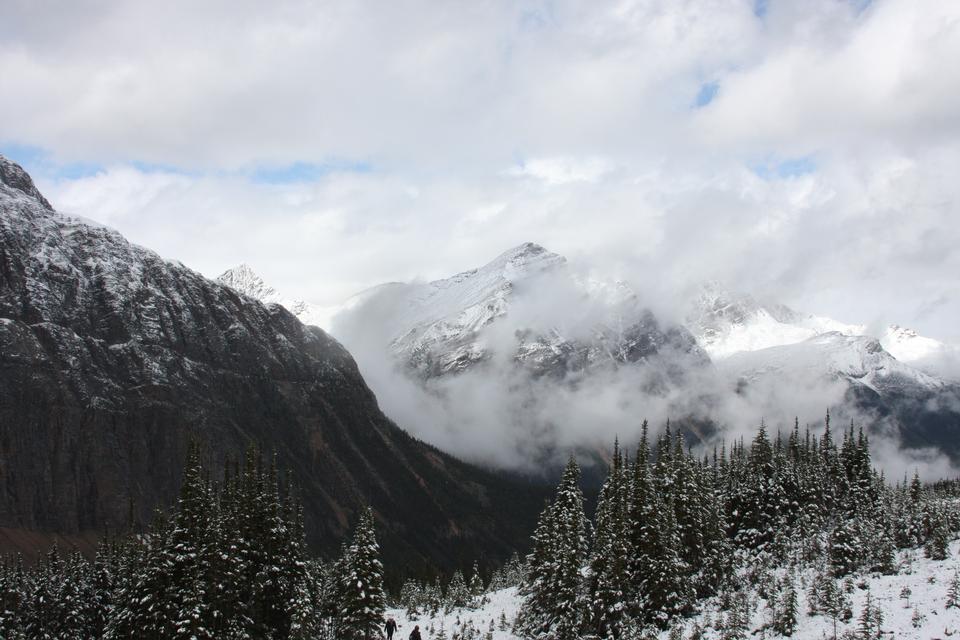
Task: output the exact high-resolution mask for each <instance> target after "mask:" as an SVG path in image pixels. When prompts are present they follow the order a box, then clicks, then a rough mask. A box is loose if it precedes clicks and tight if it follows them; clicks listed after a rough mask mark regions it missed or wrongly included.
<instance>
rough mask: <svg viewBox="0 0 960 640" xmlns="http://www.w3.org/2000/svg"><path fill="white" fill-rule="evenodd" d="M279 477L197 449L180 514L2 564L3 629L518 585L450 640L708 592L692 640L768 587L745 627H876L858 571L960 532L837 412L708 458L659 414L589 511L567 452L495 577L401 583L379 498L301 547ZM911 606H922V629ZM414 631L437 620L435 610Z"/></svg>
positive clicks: (199, 632)
mask: <svg viewBox="0 0 960 640" xmlns="http://www.w3.org/2000/svg"><path fill="white" fill-rule="evenodd" d="M288 484H289V483H283V482H281V479H280V473H279V472H278V470H277V468H276V464H275V463H271V464H264V461H263V457H262V456H261V455H260V454H259V453H257V452H255V451H252V450H251V451H250V452H248V454H247V456H246V459H245V461H244V462H243V463H242V464H239V463H234V464H232V465H231V464H228V468H227V470H226V472H225V473H224V476H223V480H222V481H219V482H215V481H212V480H211V479H210V470H209V469H207V468H205V467H204V465H203V464H202V463H201V457H200V454H199V450H198V448H197V447H193V448H192V450H191V453H190V456H189V459H188V464H187V466H186V472H185V477H184V479H183V486H182V490H181V494H180V497H179V499H178V501H177V503H176V505H175V508H174V509H173V510H172V512H171V513H170V514H169V517H165V516H164V515H162V514H158V515H157V518H156V519H155V521H154V523H153V524H152V525H151V527H150V528H149V530H148V531H146V532H145V533H143V534H139V535H127V536H124V537H114V538H110V539H107V540H104V541H103V542H102V543H101V544H100V546H99V548H98V549H97V552H96V555H95V557H94V558H92V559H91V558H86V557H84V556H83V555H81V554H80V553H79V552H77V551H75V550H73V551H71V550H67V549H58V548H57V547H53V548H51V549H50V550H49V551H48V552H47V553H46V554H45V556H44V557H42V558H41V559H40V560H39V561H38V562H36V563H35V564H34V565H33V566H29V567H28V566H26V565H25V563H24V561H23V559H22V558H19V557H11V558H8V559H7V561H6V563H5V564H4V566H3V571H2V573H0V598H2V600H0V605H2V610H0V635H2V637H3V638H10V639H14V638H50V639H53V638H64V639H66V638H132V637H137V638H151V639H160V638H229V639H241V638H277V639H280V638H285V639H286V638H290V639H293V638H297V639H306V638H351V639H357V640H360V639H364V638H373V637H379V636H380V634H381V630H382V627H383V621H384V619H385V618H384V616H385V615H387V612H388V608H390V609H389V610H390V611H393V610H394V609H395V610H396V611H397V612H398V613H402V615H404V616H405V617H406V618H408V619H410V620H417V619H419V618H420V617H421V616H422V617H423V618H424V619H425V620H430V619H432V618H431V617H432V616H436V615H437V614H438V613H439V612H441V611H442V612H445V613H450V612H451V611H461V610H463V611H469V610H471V609H477V608H478V607H482V606H483V605H484V604H485V603H487V602H489V601H490V598H491V594H497V593H500V592H503V590H512V591H511V593H513V592H515V593H516V607H515V610H511V615H510V616H509V618H508V617H507V615H506V614H505V613H503V612H501V614H500V619H499V620H494V619H491V620H490V622H489V627H488V628H487V629H481V628H477V627H476V626H475V625H473V623H472V622H471V623H469V624H467V623H461V626H460V627H459V628H457V629H451V630H449V633H450V634H451V636H452V637H460V638H463V639H464V640H469V639H470V638H480V637H481V636H484V637H490V638H492V637H493V634H494V630H497V631H498V632H506V633H510V634H512V635H513V636H519V637H522V638H530V639H538V640H548V639H558V640H565V639H573V638H611V639H614V640H620V639H628V638H629V639H632V638H648V637H658V634H662V633H669V636H668V637H670V638H675V637H681V638H682V637H686V636H684V635H683V634H682V633H681V632H679V631H678V629H681V628H682V627H680V626H677V625H678V623H680V622H682V621H684V620H689V619H693V616H695V614H697V612H698V611H700V610H702V608H703V605H704V603H706V602H714V603H716V606H717V610H718V612H720V613H718V614H717V615H716V616H715V617H713V619H710V620H708V621H707V622H704V621H703V619H702V617H701V618H697V619H696V622H695V623H693V625H692V627H691V629H690V636H689V637H694V638H711V637H716V638H724V639H734V638H747V637H749V636H750V634H751V631H752V630H751V622H750V621H751V607H754V606H756V603H757V602H759V599H762V601H763V602H764V603H765V606H766V607H767V608H768V609H769V611H768V612H767V613H766V614H765V615H764V616H763V618H762V619H763V620H764V621H765V622H764V623H763V624H762V625H761V627H760V628H759V629H754V631H757V630H759V631H761V632H763V633H764V634H773V635H771V637H791V636H792V635H793V634H794V633H795V632H796V631H797V630H798V628H799V627H800V626H801V625H802V624H803V621H804V618H805V617H809V616H822V617H824V618H825V619H827V620H829V621H832V624H833V628H834V629H836V625H837V624H838V623H840V624H841V625H842V624H844V623H847V626H850V625H853V624H854V623H856V624H855V628H856V632H855V633H854V635H853V636H850V637H855V638H880V637H883V633H884V631H883V629H884V622H883V611H882V608H881V607H879V606H877V605H874V604H872V602H871V597H872V596H871V594H870V593H867V601H866V604H865V605H864V607H863V608H862V610H861V611H859V612H855V611H854V608H853V607H852V604H851V598H850V595H849V594H850V592H851V590H852V584H853V581H855V580H857V579H858V576H861V575H865V574H870V573H873V574H895V573H897V572H898V571H901V570H903V566H902V565H901V564H900V563H898V560H897V559H898V553H901V552H902V551H903V550H908V551H907V553H913V554H922V555H923V556H924V557H925V558H928V559H930V560H945V559H947V558H948V555H949V554H950V543H951V541H952V540H954V539H955V538H956V537H957V533H958V531H960V508H958V504H960V484H958V483H957V482H955V481H940V482H938V483H935V484H924V483H922V482H921V481H920V479H919V478H918V477H917V476H916V475H915V476H914V477H913V478H911V479H908V478H903V479H899V480H897V481H896V482H894V483H891V482H889V481H888V479H887V478H885V477H884V476H883V474H881V473H879V472H878V471H877V470H876V469H874V467H873V466H872V464H871V457H870V447H869V441H868V437H867V436H866V435H865V434H864V432H863V431H862V430H861V429H855V428H854V427H853V426H852V425H851V427H850V428H849V429H848V430H842V431H841V432H840V433H839V434H836V435H835V434H834V433H833V432H832V431H831V427H830V422H829V416H828V418H827V421H826V429H825V431H824V432H822V433H821V434H820V435H819V436H816V435H811V433H810V432H809V431H808V430H804V431H801V430H800V428H799V425H795V426H794V429H793V430H792V431H791V432H790V433H789V434H788V435H786V436H785V437H784V436H783V435H781V434H777V435H776V436H773V437H771V435H770V434H769V433H767V430H766V428H765V427H764V426H761V427H760V428H759V430H758V431H757V432H756V435H755V437H754V438H753V440H752V441H750V442H743V441H740V442H736V443H733V444H732V445H730V446H729V447H728V446H727V445H723V446H721V447H719V448H718V449H715V450H712V451H710V452H709V453H708V454H706V455H702V456H699V455H696V454H694V453H693V452H692V451H691V450H690V449H688V448H686V447H685V446H684V444H683V439H682V437H681V435H680V434H679V433H677V434H672V433H671V431H670V427H669V424H668V425H667V428H666V430H665V431H664V432H663V433H662V434H661V435H659V436H658V437H657V438H656V439H655V442H653V443H651V442H650V440H649V437H648V431H647V426H646V424H644V427H643V436H642V439H641V441H640V442H639V444H638V446H637V447H636V449H635V450H634V451H633V452H632V455H630V452H628V451H626V450H624V449H623V448H621V447H620V445H619V443H615V444H614V449H613V455H612V460H611V463H610V468H609V473H608V476H607V478H606V481H605V482H604V484H603V486H602V489H601V491H600V494H599V498H598V503H597V506H596V510H595V514H594V517H593V519H592V522H591V521H590V520H589V519H588V518H587V515H586V513H585V509H584V503H585V500H584V495H583V493H582V490H581V487H580V468H579V466H578V465H577V462H576V460H574V459H573V458H571V459H570V461H569V463H568V464H567V466H566V468H565V470H564V472H563V475H562V478H561V480H560V483H559V486H558V487H557V490H556V494H555V497H554V498H553V500H552V502H550V503H549V504H548V505H547V506H546V508H545V509H544V510H543V512H542V514H541V515H540V519H539V523H538V525H537V528H536V530H535V531H534V532H533V536H532V549H531V551H530V554H529V555H528V556H527V557H526V558H525V559H524V560H521V559H519V558H517V557H516V556H514V558H513V559H512V560H511V561H510V562H508V563H507V564H506V565H503V566H501V567H498V568H496V569H495V570H493V572H492V573H491V574H488V575H483V574H482V572H481V571H480V570H479V569H478V567H477V565H476V564H474V566H473V567H472V570H471V571H469V572H468V573H467V574H466V575H465V574H464V573H463V572H462V571H456V572H455V573H454V574H453V575H452V576H450V577H448V578H445V579H444V578H441V576H437V577H436V579H435V580H432V581H428V582H422V581H418V580H416V579H412V578H411V579H409V580H407V581H406V582H404V583H403V585H402V587H401V588H400V589H399V591H398V592H397V593H393V594H391V593H387V591H386V588H385V585H384V575H383V574H384V567H383V565H382V564H381V561H380V558H379V547H378V544H377V539H376V519H375V514H374V513H373V511H372V510H369V509H368V510H366V511H365V512H363V513H362V514H361V515H360V517H359V520H358V522H357V523H356V526H355V530H354V533H353V536H352V539H351V540H349V541H347V542H345V543H344V545H343V547H342V550H341V553H340V556H339V557H338V558H336V559H333V560H324V559H318V558H311V557H309V554H308V552H307V547H306V544H305V540H304V529H303V513H302V508H301V507H300V505H299V504H298V502H297V500H296V498H295V497H294V495H293V492H291V491H290V490H289V489H288V488H287V486H286V485H288ZM804 572H805V573H804ZM802 574H803V575H805V576H807V577H810V579H807V578H800V576H801V575H802ZM811 576H812V577H811ZM804 583H807V584H804ZM944 588H947V589H948V591H949V592H948V594H947V606H948V608H949V607H954V608H957V607H960V591H958V590H960V581H958V579H957V577H956V573H955V574H954V578H953V580H952V581H951V583H950V584H949V585H944ZM801 595H802V596H803V600H804V601H805V602H806V603H807V606H806V607H805V610H801V608H800V606H799V602H800V598H799V596H801ZM901 597H904V596H903V594H901ZM857 614H859V615H857ZM458 618H459V616H458ZM921 618H923V614H922V613H921V612H920V611H919V609H916V608H915V609H914V617H913V621H914V623H915V626H916V623H917V622H918V621H919V622H922V619H921ZM687 626H690V625H687ZM424 633H425V634H426V635H427V637H432V638H438V639H439V638H441V637H446V635H447V633H448V631H447V630H446V629H444V628H443V627H442V625H441V627H440V629H437V628H435V627H434V625H432V624H431V629H430V630H429V631H427V630H426V629H425V630H424ZM835 633H836V632H835ZM431 634H432V635H431ZM848 635H849V634H848Z"/></svg>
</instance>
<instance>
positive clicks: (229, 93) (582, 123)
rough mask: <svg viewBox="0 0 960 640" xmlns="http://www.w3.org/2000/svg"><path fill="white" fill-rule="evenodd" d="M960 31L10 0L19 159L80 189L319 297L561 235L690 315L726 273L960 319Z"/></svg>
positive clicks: (934, 9)
mask: <svg viewBox="0 0 960 640" xmlns="http://www.w3.org/2000/svg"><path fill="white" fill-rule="evenodd" d="M958 25H960V4H958V3H951V2H938V1H937V0H876V1H874V2H870V3H864V2H860V1H851V2H837V1H835V0H809V1H806V2H776V1H774V2H763V3H756V2H754V1H753V0H681V1H676V0H609V1H604V0H601V1H598V2H590V3H582V2H573V1H572V0H559V1H556V2H540V1H537V0H529V1H522V2H506V1H503V2H500V1H497V2H489V3H473V4H470V5H457V6H452V5H451V6H446V7H441V8H438V7H437V5H436V4H435V3H428V2H425V1H422V0H410V1H409V2H401V3H373V2H363V1H360V2H349V3H337V2H301V1H299V0H279V1H278V2H273V3H262V2H255V1H254V0H231V1H227V0H215V1H213V2H204V3H202V4H197V3H191V2H186V1H185V0H172V1H170V2H161V3H128V2H110V1H107V2H103V1H99V0H97V1H94V0H90V1H87V0H81V1H78V2H73V3H69V4H68V5H58V6H56V7H54V6H52V5H50V4H47V3H29V2H14V3H8V5H7V6H5V7H4V19H3V21H2V22H0V95H3V96H4V100H2V101H0V152H3V153H6V154H8V155H10V156H11V157H13V158H14V159H19V160H22V161H23V162H24V164H25V165H26V166H27V168H28V169H29V170H31V171H32V172H34V173H35V174H36V178H37V180H38V182H39V184H40V186H41V188H42V189H43V190H44V191H45V192H46V193H47V195H48V196H49V197H50V199H51V200H52V202H53V203H54V204H55V205H56V206H58V207H59V208H61V209H64V210H65V211H67V212H70V213H76V214H80V215H83V216H86V217H88V218H92V219H95V220H98V221H100V222H103V223H106V224H109V225H111V226H113V227H115V228H117V229H118V230H120V231H121V232H123V233H124V234H126V235H127V236H128V237H130V238H131V239H132V240H134V241H136V242H138V243H140V244H143V245H146V246H149V247H151V248H153V249H156V250H157V251H158V252H159V253H161V254H162V255H164V256H167V257H170V258H177V259H180V260H181V261H183V262H184V263H186V264H188V265H190V266H191V267H193V268H196V269H198V270H200V271H202V272H204V273H206V274H207V275H210V276H215V275H217V274H219V273H221V272H222V271H223V270H225V269H227V268H229V267H232V266H235V265H236V264H239V263H241V262H248V263H250V264H253V265H255V267H256V268H257V270H258V271H260V272H261V273H262V275H263V276H264V277H265V278H266V280H267V281H269V282H270V283H271V284H272V285H273V286H275V287H276V288H278V289H280V290H282V291H284V292H285V293H286V294H287V295H290V296H292V297H299V298H305V299H308V300H310V301H311V302H314V303H317V304H320V305H334V304H337V303H339V302H341V301H343V300H344V299H345V298H347V297H349V296H350V295H352V294H354V293H356V292H358V291H361V290H364V289H366V288H368V287H371V286H374V285H376V284H379V283H381V282H387V281H397V280H400V281H415V280H417V279H432V278H439V277H445V276H447V275H449V274H451V273H456V272H459V271H463V270H466V269H470V268H472V267H475V266H476V265H479V264H483V263H485V262H486V261H488V260H489V259H490V258H491V257H492V256H495V255H497V254H498V253H500V252H501V251H503V250H504V249H505V248H507V247H510V246H514V245H517V244H519V243H521V242H524V241H536V242H538V243H540V244H543V245H544V246H546V247H548V248H549V249H551V250H553V251H556V252H558V253H561V254H563V255H565V256H567V257H568V258H570V259H571V261H572V262H575V263H581V264H588V265H590V268H591V269H596V270H597V271H598V272H602V273H603V274H605V275H611V276H613V277H615V278H619V279H622V280H624V281H627V282H629V283H630V284H631V285H632V286H633V288H634V289H636V290H638V291H641V292H643V295H644V298H645V301H646V302H648V303H649V304H650V305H651V306H653V307H654V310H655V311H656V312H657V313H658V314H659V315H661V316H663V317H666V318H677V317H679V316H680V314H681V311H682V310H681V308H680V307H682V304H683V299H684V294H685V292H686V291H688V290H690V288H691V287H693V286H695V285H697V284H699V283H700V282H701V281H703V280H707V279H711V280H713V279H718V280H722V281H725V282H728V283H731V284H733V285H734V286H736V287H737V288H739V289H742V290H747V291H750V292H752V293H754V294H756V295H757V296H759V297H766V296H769V297H773V298H776V299H779V300H781V301H783V302H785V303H787V304H789V305H791V306H793V307H795V308H798V309H801V310H806V311H810V312H815V313H819V314H823V315H828V316H832V317H835V318H837V319H839V320H842V321H846V322H850V323H863V324H870V325H871V326H876V327H882V326H885V325H886V324H888V323H891V322H896V323H899V324H902V325H907V326H912V327H913V328H916V329H918V330H919V331H920V332H921V333H922V334H925V335H931V336H933V337H936V338H941V339H947V340H953V341H960V334H958V333H957V332H958V329H957V325H956V321H955V319H956V317H958V315H960V283H958V280H957V278H956V275H955V274H956V273H960V252H957V251H956V250H955V247H957V246H958V245H960V224H958V222H960V215H958V211H960V182H958V181H957V180H956V176H957V175H958V174H960V104H958V101H960V84H958V83H960V75H958V74H957V73H956V72H955V71H954V67H955V61H956V60H957V59H960V31H958V30H960V26H958ZM945 366H946V365H945ZM949 367H950V368H951V370H952V369H953V364H950V365H949ZM509 383H510V381H509V380H498V381H494V382H491V383H490V384H498V385H509ZM629 384H633V382H631V383H629ZM628 386H629V385H628ZM468 391H469V390H468V389H465V390H464V391H463V393H464V394H466V393H467V392H468ZM437 393H439V391H437ZM437 393H435V394H434V395H433V396H430V397H427V398H424V399H423V403H424V406H423V407H421V408H420V409H419V410H422V411H424V412H427V413H429V411H430V409H429V408H428V405H429V406H435V405H436V402H435V399H436V398H437V397H443V394H442V393H440V394H439V395H437ZM446 393H447V396H448V397H454V396H456V397H459V396H458V395H457V393H458V391H457V390H447V391H446ZM491 393H493V392H491ZM598 393H599V396H600V397H603V398H607V399H610V398H612V397H615V396H616V394H612V395H610V394H608V393H606V392H601V391H600V390H598ZM398 394H400V395H401V396H402V395H403V394H402V392H398ZM574 395H575V394H574ZM814 395H815V394H814ZM478 397H479V396H478ZM572 397H573V396H568V395H562V394H561V395H560V396H558V397H556V398H555V400H556V406H565V407H571V406H572V405H571V402H572V400H571V398H572ZM470 402H480V400H477V399H476V398H474V399H473V400H471V399H470V397H467V396H464V398H463V404H464V405H465V406H466V405H468V404H469V403H470ZM617 402H618V401H615V400H611V403H610V405H609V406H612V407H613V409H611V410H610V411H611V412H612V413H611V414H610V415H613V414H617V411H616V406H617ZM398 404H399V403H398ZM574 404H575V403H574ZM797 404H798V405H799V406H800V409H794V411H795V412H796V413H801V414H803V415H808V413H807V411H806V410H805V408H806V407H807V404H806V403H805V402H798V403H797ZM628 405H629V403H628ZM605 406H607V405H598V406H597V407H596V409H595V410H596V412H597V413H596V414H595V415H592V414H583V415H582V422H591V423H596V424H610V425H613V424H614V423H615V422H616V421H615V420H612V419H611V420H609V421H607V418H605V417H604V416H605V415H607V413H605V409H604V407H605ZM801 409H804V410H801ZM502 410H503V411H505V410H506V408H504V409H502ZM497 411H501V409H497ZM570 411H571V412H572V413H576V411H574V409H570ZM736 411H743V412H750V411H753V408H752V407H749V406H741V407H737V406H736V403H733V404H732V405H731V415H732V414H733V413H735V412H736ZM810 411H814V408H813V407H811V408H810ZM755 413H756V412H753V413H749V415H750V416H754V417H755ZM815 413H816V414H817V415H818V414H819V413H820V411H819V410H817V411H815ZM655 414H656V415H660V414H659V413H658V412H657V411H655V410H653V409H651V412H650V414H649V415H648V417H650V418H654V417H655ZM665 414H666V410H664V415H665ZM631 415H632V414H631ZM745 415H746V414H745ZM501 417H502V416H501ZM752 419H753V418H752V417H751V418H750V420H752ZM489 428H495V427H493V426H491V427H489ZM610 428H611V429H612V428H613V426H611V427H610ZM478 433H482V430H480V429H479V428H478ZM478 446H479V447H482V446H483V443H482V442H478Z"/></svg>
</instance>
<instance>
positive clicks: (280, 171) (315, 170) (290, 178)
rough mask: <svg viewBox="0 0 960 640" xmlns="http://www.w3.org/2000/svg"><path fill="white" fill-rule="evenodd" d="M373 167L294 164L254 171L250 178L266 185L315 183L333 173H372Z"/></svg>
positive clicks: (338, 162) (365, 164) (336, 162)
mask: <svg viewBox="0 0 960 640" xmlns="http://www.w3.org/2000/svg"><path fill="white" fill-rule="evenodd" d="M371 171H373V166H372V165H371V164H370V163H368V162H349V161H343V160H333V161H330V162H323V163H313V162H294V163H292V164H288V165H279V166H264V167H259V168H257V169H254V170H253V171H252V172H251V173H250V177H251V179H252V180H253V181H254V182H261V183H266V184H289V183H292V182H313V181H315V180H319V179H320V178H322V177H324V176H327V175H330V174H331V173H370V172H371Z"/></svg>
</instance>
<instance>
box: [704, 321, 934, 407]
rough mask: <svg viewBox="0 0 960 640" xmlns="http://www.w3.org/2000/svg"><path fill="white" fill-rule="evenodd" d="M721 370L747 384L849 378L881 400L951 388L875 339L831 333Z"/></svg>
mask: <svg viewBox="0 0 960 640" xmlns="http://www.w3.org/2000/svg"><path fill="white" fill-rule="evenodd" d="M717 366H718V367H719V368H720V369H722V370H725V371H728V372H731V373H732V374H734V375H736V376H737V377H738V378H740V379H742V380H744V381H747V382H749V381H753V380H758V379H760V378H762V377H765V376H775V377H779V378H781V379H784V381H785V383H788V381H790V380H794V381H796V380H801V381H804V382H813V381H815V380H817V379H831V378H832V379H837V378H844V379H846V380H848V381H849V382H850V383H851V384H855V385H862V386H863V387H866V388H868V389H870V390H872V391H874V392H876V393H878V394H883V393H886V392H889V391H897V392H904V391H909V390H911V389H922V390H924V391H939V390H942V389H944V388H945V387H946V386H947V385H946V383H945V382H944V381H943V380H941V379H939V378H937V377H934V376H931V375H928V374H926V373H924V372H922V371H920V370H918V369H915V368H913V367H911V366H909V365H907V364H904V363H902V362H900V361H899V360H897V359H896V358H894V357H893V356H892V355H891V354H890V353H888V352H887V351H886V350H885V349H884V348H883V347H882V346H881V344H880V342H879V341H878V340H876V339H875V338H870V337H867V336H851V335H845V334H843V333H840V332H839V331H830V332H826V333H820V334H818V335H814V336H813V337H811V338H807V339H806V340H803V341H802V342H797V343H793V344H786V345H779V346H774V347H767V348H764V349H754V350H744V351H740V352H738V353H734V354H732V355H730V356H728V357H726V358H724V359H722V360H718V361H717Z"/></svg>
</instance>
